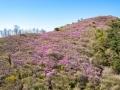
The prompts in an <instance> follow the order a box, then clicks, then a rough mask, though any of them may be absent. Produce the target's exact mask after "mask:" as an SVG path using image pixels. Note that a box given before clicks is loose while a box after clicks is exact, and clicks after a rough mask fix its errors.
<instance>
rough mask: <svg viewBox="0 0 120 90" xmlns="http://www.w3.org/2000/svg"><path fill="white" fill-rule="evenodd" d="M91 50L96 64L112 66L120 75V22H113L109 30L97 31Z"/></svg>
mask: <svg viewBox="0 0 120 90" xmlns="http://www.w3.org/2000/svg"><path fill="white" fill-rule="evenodd" d="M91 48H92V51H93V52H92V53H93V63H94V64H96V65H104V66H111V67H112V68H113V69H114V70H115V71H116V72H117V73H120V20H119V19H118V20H114V21H112V23H110V28H109V29H108V30H102V29H96V30H95V37H94V39H93V42H92V47H91Z"/></svg>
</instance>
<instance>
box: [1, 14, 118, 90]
mask: <svg viewBox="0 0 120 90" xmlns="http://www.w3.org/2000/svg"><path fill="white" fill-rule="evenodd" d="M115 19H117V18H116V17H113V16H99V17H94V18H89V19H84V20H82V21H79V22H77V23H72V24H69V25H66V26H63V27H61V28H59V30H58V31H52V32H47V33H44V34H28V35H19V36H11V37H6V38H1V39H0V68H1V69H0V90H79V89H81V90H84V89H85V87H86V86H87V83H90V84H92V85H91V87H92V86H93V88H94V89H95V90H98V89H97V85H99V83H100V79H101V77H102V70H103V69H102V68H101V67H96V66H94V65H93V64H92V63H91V52H90V49H89V42H90V40H91V38H90V37H91V36H92V33H91V31H89V30H91V29H94V28H103V29H107V28H109V26H108V24H109V23H110V22H111V21H112V20H115Z"/></svg>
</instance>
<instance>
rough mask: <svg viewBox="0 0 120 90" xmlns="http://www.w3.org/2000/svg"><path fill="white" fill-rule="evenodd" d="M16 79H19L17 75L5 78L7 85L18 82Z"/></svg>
mask: <svg viewBox="0 0 120 90" xmlns="http://www.w3.org/2000/svg"><path fill="white" fill-rule="evenodd" d="M16 79H17V77H16V76H15V75H10V76H8V77H6V78H5V82H6V83H13V82H15V81H16Z"/></svg>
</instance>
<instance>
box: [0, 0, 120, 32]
mask: <svg viewBox="0 0 120 90" xmlns="http://www.w3.org/2000/svg"><path fill="white" fill-rule="evenodd" d="M100 15H113V16H118V17H119V16H120V0H0V29H3V28H13V25H19V26H20V27H22V28H24V29H29V28H33V27H36V28H43V29H46V30H47V31H50V30H53V28H54V27H57V26H62V25H65V24H68V23H72V22H75V21H77V20H78V19H81V18H88V17H94V16H100Z"/></svg>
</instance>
